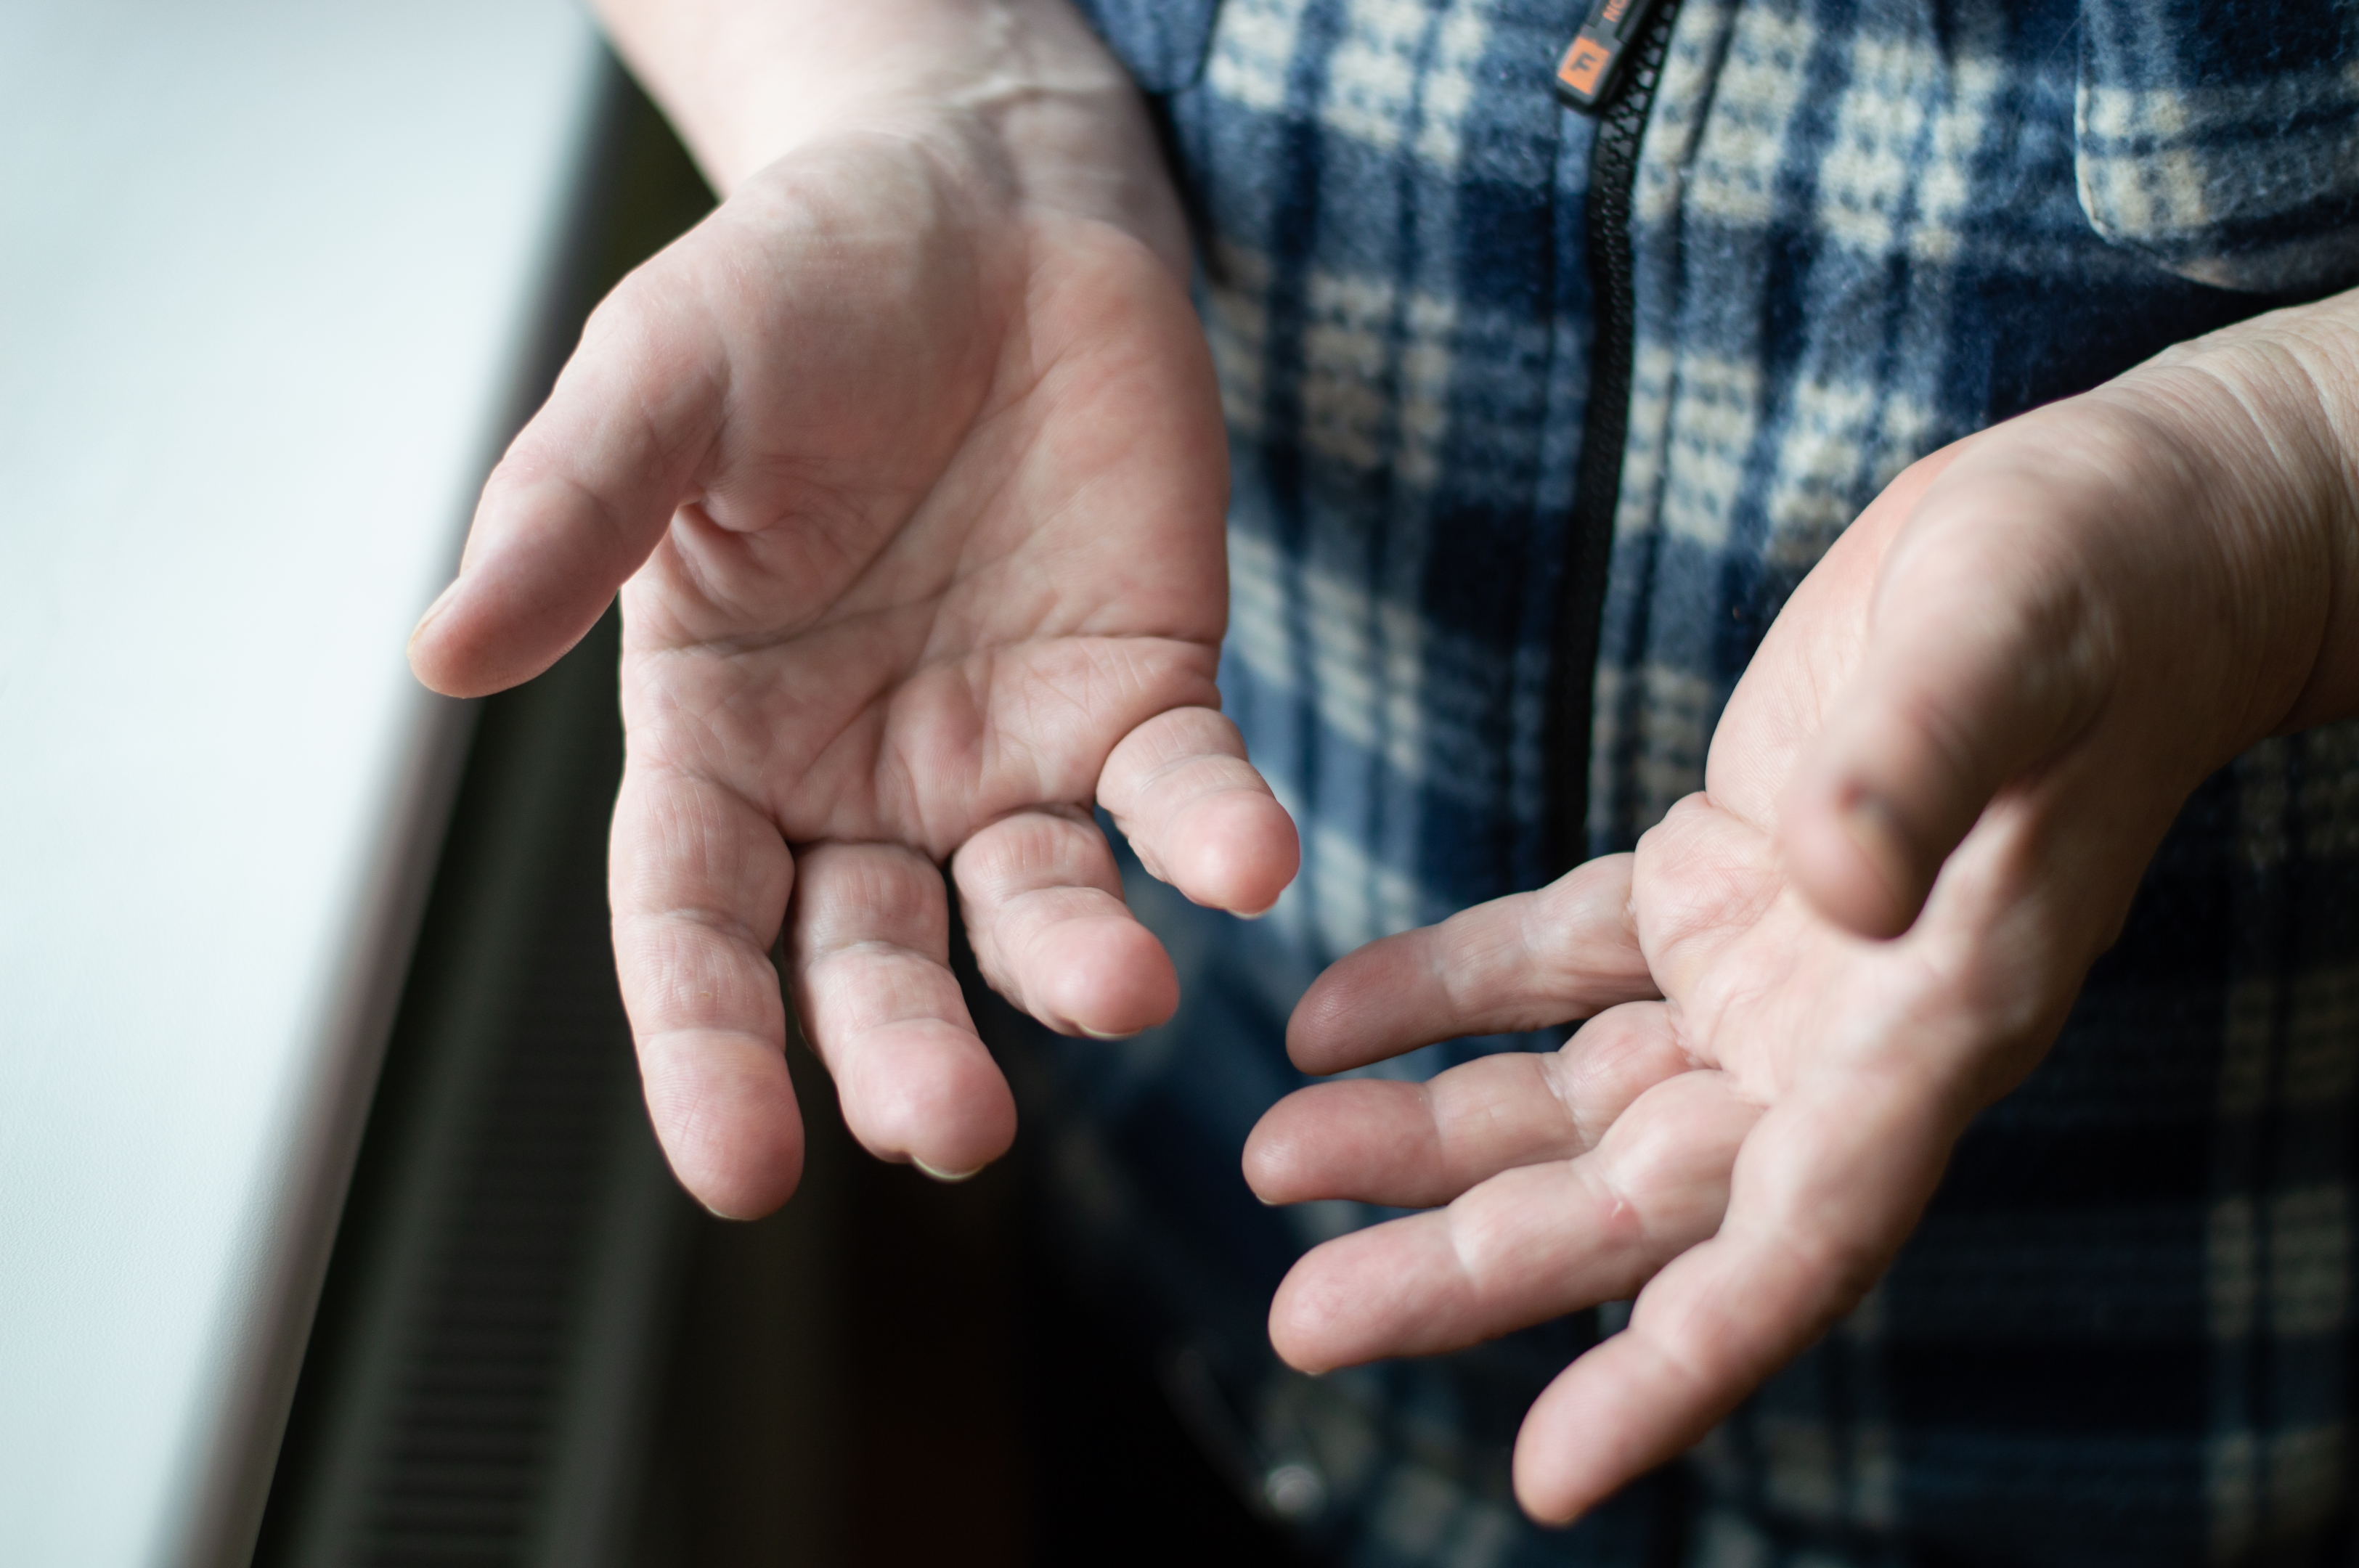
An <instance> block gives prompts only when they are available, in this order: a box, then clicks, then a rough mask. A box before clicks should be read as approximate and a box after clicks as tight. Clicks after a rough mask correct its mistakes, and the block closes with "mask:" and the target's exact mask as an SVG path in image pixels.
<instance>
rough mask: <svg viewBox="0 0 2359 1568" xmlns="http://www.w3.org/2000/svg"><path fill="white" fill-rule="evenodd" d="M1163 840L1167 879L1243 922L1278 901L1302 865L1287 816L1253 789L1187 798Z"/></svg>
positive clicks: (1298, 842)
mask: <svg viewBox="0 0 2359 1568" xmlns="http://www.w3.org/2000/svg"><path fill="white" fill-rule="evenodd" d="M1169 839H1170V842H1169V845H1168V846H1167V847H1166V848H1165V849H1164V851H1163V853H1162V855H1161V857H1160V858H1161V860H1162V861H1163V864H1164V865H1165V867H1166V868H1167V869H1168V870H1169V874H1170V878H1171V883H1172V885H1173V886H1174V887H1177V888H1178V889H1179V890H1180V892H1182V893H1184V894H1186V895H1187V897H1188V898H1189V899H1190V901H1191V902H1193V903H1199V904H1201V905H1203V906H1204V907H1206V908H1208V909H1224V910H1227V911H1229V912H1230V913H1231V914H1237V915H1241V916H1243V917H1245V918H1246V919H1249V920H1250V919H1256V918H1258V917H1260V916H1261V915H1264V914H1267V913H1268V912H1269V911H1270V910H1271V909H1272V908H1273V907H1274V906H1275V905H1276V904H1277V900H1278V895H1279V894H1281V893H1283V892H1286V890H1287V888H1288V886H1289V885H1290V884H1292V882H1293V881H1294V877H1295V873H1296V872H1297V871H1299V870H1300V869H1301V865H1302V839H1301V835H1300V834H1299V832H1297V831H1296V829H1295V826H1294V818H1293V817H1291V816H1288V815H1287V812H1286V808H1285V807H1284V806H1280V805H1278V804H1277V800H1276V799H1274V798H1273V797H1271V796H1270V795H1268V794H1266V792H1264V791H1262V790H1258V789H1242V788H1240V789H1230V790H1223V791H1222V792H1220V793H1218V794H1215V795H1206V796H1204V797H1203V798H1201V799H1200V800H1197V801H1195V802H1193V803H1191V804H1190V805H1189V806H1186V807H1185V808H1183V809H1182V810H1181V811H1180V813H1179V814H1178V815H1177V816H1175V817H1174V819H1173V821H1172V823H1171V827H1170V832H1169Z"/></svg>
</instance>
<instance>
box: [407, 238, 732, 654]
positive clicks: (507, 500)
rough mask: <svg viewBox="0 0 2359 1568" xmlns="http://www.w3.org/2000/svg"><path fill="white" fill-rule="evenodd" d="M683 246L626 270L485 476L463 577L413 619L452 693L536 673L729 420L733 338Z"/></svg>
mask: <svg viewBox="0 0 2359 1568" xmlns="http://www.w3.org/2000/svg"><path fill="white" fill-rule="evenodd" d="M678 271H679V268H678V267H677V265H675V264H674V262H673V260H672V258H671V257H670V256H666V257H658V259H657V260H656V261H654V262H651V263H649V264H648V265H647V266H646V267H643V268H641V269H640V270H639V271H638V272H637V273H635V274H633V275H632V276H630V277H628V278H626V279H625V280H624V282H623V284H622V286H621V287H618V288H616V289H615V291H614V294H613V295H611V296H610V297H608V298H607V299H606V301H605V302H604V303H603V304H602V305H601V306H599V308H598V309H597V310H596V311H595V312H594V313H593V314H592V316H591V318H590V321H589V323H588V325H587V326H586V327H585V328H584V329H583V330H582V342H581V345H580V346H579V347H578V348H576V349H575V350H574V352H573V356H572V358H571V359H570V360H568V361H567V362H566V365H565V369H564V371H563V372H562V373H560V375H559V376H558V378H557V385H556V387H555V388H554V389H553V390H552V391H551V392H550V393H549V401H548V402H547V403H546V404H545V405H543V406H542V407H541V409H540V411H539V412H538V414H536V415H534V416H533V417H532V420H531V422H530V423H529V424H527V426H526V427H524V429H523V431H522V432H520V433H519V434H518V435H517V437H516V439H515V441H513V442H512V443H510V445H509V447H508V449H507V453H506V456H504V457H502V458H501V460H500V462H499V466H498V467H497V468H495V469H494V470H492V475H491V478H490V479H489V480H487V481H485V482H484V493H483V497H482V499H481V500H480V501H479V502H478V503H476V507H475V516H474V521H473V524H472V525H471V526H470V527H469V529H468V533H467V547H466V552H465V554H464V556H463V557H462V560H461V562H460V568H459V576H458V579H457V580H455V581H453V582H452V583H451V585H450V586H449V587H448V588H446V589H443V590H442V594H441V596H440V598H438V599H437V600H435V601H434V603H433V604H432V605H431V606H430V607H429V609H428V610H427V612H426V614H425V617H424V618H423V619H422V620H420V621H419V624H418V629H417V630H416V631H415V632H413V633H411V634H410V643H409V660H410V666H411V667H412V668H413V669H414V670H416V671H417V674H418V678H419V679H420V680H422V681H424V682H425V683H426V684H427V685H428V686H429V687H433V688H434V689H435V690H437V691H440V692H443V693H446V694H448V695H450V696H452V697H479V696H482V695H484V693H487V692H494V691H499V690H502V689H504V688H506V687H511V686H515V685H516V684H517V683H519V682H521V681H525V680H528V679H530V678H531V677H532V676H537V675H538V674H539V673H540V672H541V671H543V670H545V669H547V668H548V667H549V665H552V664H554V663H556V661H557V659H558V657H559V656H560V654H563V653H564V652H565V651H566V650H567V649H568V648H571V646H573V644H574V643H578V642H580V641H581V640H582V635H583V634H584V633H587V632H588V631H589V630H590V628H591V626H592V624H594V623H595V622H596V621H597V619H598V617H599V615H600V614H601V613H603V611H604V610H605V607H606V605H607V603H608V601H609V600H612V599H613V598H614V590H615V589H617V588H619V587H621V586H622V583H623V580H624V579H625V578H627V577H629V576H630V575H631V574H632V573H633V572H635V571H636V570H637V569H638V568H639V566H640V564H641V563H642V562H644V561H645V560H646V559H647V556H648V555H649V553H650V552H652V551H653V550H654V549H655V547H656V545H657V544H658V542H659V541H660V540H661V539H662V537H663V535H664V531H665V530H666V529H667V528H668V527H669V526H670V524H671V517H672V513H673V510H674V508H675V507H677V506H678V505H679V502H680V501H681V499H682V498H683V497H684V496H685V495H686V494H687V493H688V492H689V489H690V484H691V482H692V480H693V476H694V474H695V472H696V470H697V469H698V467H699V466H700V465H701V463H702V462H703V460H704V457H705V454H706V452H707V450H708V449H709V448H710V446H711V444H712V440H713V438H715V436H716V434H717V433H718V430H719V427H720V421H721V414H722V408H723V386H724V383H725V374H726V357H727V356H726V353H725V351H723V347H722V345H721V343H720V341H718V338H717V335H716V334H715V332H714V331H713V329H712V321H711V320H710V319H709V317H708V316H707V315H706V314H705V313H704V312H702V311H701V309H699V308H697V307H696V306H695V303H694V300H693V297H692V293H691V291H690V290H689V289H688V288H687V287H686V286H685V285H684V284H682V283H679V282H676V281H675V276H674V275H675V274H676V273H677V272H678Z"/></svg>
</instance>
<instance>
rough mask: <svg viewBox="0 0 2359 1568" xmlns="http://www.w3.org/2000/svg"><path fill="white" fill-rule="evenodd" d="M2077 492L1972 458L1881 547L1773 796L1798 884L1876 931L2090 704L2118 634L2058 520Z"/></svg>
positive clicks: (2074, 729)
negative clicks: (1864, 619) (1853, 654)
mask: <svg viewBox="0 0 2359 1568" xmlns="http://www.w3.org/2000/svg"><path fill="white" fill-rule="evenodd" d="M2073 504H2074V503H2073V501H2072V500H2071V497H2070V495H2069V494H2061V495H2060V493H2058V492H2057V491H2056V489H2055V488H2054V487H2052V486H2049V485H2044V484H2040V483H2037V482H2035V481H2034V479H2033V477H2032V476H2029V475H2027V474H2023V473H2019V472H2015V471H2008V470H1992V469H1991V468H1990V467H1989V466H1988V465H1978V464H1975V463H1973V461H1971V460H1962V461H1960V462H1958V463H1955V464H1953V465H1951V467H1950V468H1949V469H1948V470H1946V471H1945V472H1944V473H1942V475H1941V477H1940V481H1938V482H1936V483H1935V484H1934V485H1933V486H1932V487H1931V488H1930V490H1928V491H1927V492H1926V494H1925V497H1924V499H1923V500H1922V501H1921V502H1920V503H1919V506H1918V508H1917V510H1916V513H1915V514H1914V515H1913V516H1912V517H1911V519H1910V521H1909V522H1908V524H1907V526H1906V527H1905V529H1904V530H1903V531H1902V533H1901V534H1900V535H1899V536H1898V537H1897V539H1896V540H1895V541H1894V543H1893V545H1892V546H1891V547H1890V548H1889V550H1888V551H1887V552H1886V556H1885V557H1884V561H1883V565H1882V567H1881V568H1880V569H1879V572H1878V577H1877V582H1876V589H1875V605H1874V615H1873V621H1872V623H1871V626H1870V628H1869V634H1868V640H1867V643H1866V645H1865V648H1864V652H1863V655H1862V659H1861V663H1860V665H1859V673H1858V674H1857V675H1856V676H1854V678H1853V681H1852V684H1851V686H1850V687H1849V689H1848V690H1846V691H1845V692H1844V693H1843V697H1841V698H1840V699H1839V701H1838V702H1837V703H1836V705H1835V707H1834V708H1833V709H1832V712H1831V713H1830V715H1829V717H1828V720H1827V724H1826V728H1825V729H1824V730H1823V731H1822V732H1821V735H1820V737H1819V740H1818V741H1817V742H1816V744H1815V745H1813V746H1812V747H1811V748H1810V751H1809V752H1807V753H1806V754H1805V756H1804V759H1803V761H1802V763H1801V765H1800V767H1799V768H1798V769H1797V771H1796V773H1795V777H1794V780H1793V782H1792V784H1790V785H1789V786H1788V790H1787V793H1786V795H1785V797H1784V799H1783V801H1782V802H1781V803H1780V806H1779V811H1778V841H1779V849H1780V851H1781V853H1782V854H1783V856H1784V858H1785V863H1786V866H1787V869H1788V873H1789V875H1790V876H1791V877H1792V879H1793V881H1794V883H1795V885H1796V886H1797V887H1798V888H1799V889H1800V891H1801V892H1802V893H1803V894H1804V896H1806V897H1807V898H1809V899H1810V902H1811V903H1813V904H1814V905H1816V906H1817V908H1818V909H1819V910H1820V912H1821V913H1822V914H1825V915H1826V916H1827V917H1828V918H1829V919H1831V920H1832V921H1834V922H1836V923H1837V924H1838V925H1843V926H1845V927H1847V928H1849V929H1851V930H1853V931H1856V932H1858V933H1859V934H1860V935H1865V936H1894V935H1898V934H1899V933H1901V932H1903V931H1905V930H1907V929H1908V926H1909V925H1911V924H1912V923H1913V922H1914V921H1915V920H1916V917H1917V914H1918V912H1919V910H1921V909H1922V908H1923V907H1924V903H1925V899H1926V896H1927V895H1928V893H1930V891H1931V889H1932V886H1933V881H1934V878H1935V877H1936V876H1937V875H1938V874H1939V873H1940V869H1941V865H1942V862H1943V861H1944V860H1947V859H1948V858H1949V854H1950V851H1951V850H1952V849H1956V848H1957V846H1958V842H1959V840H1961V839H1962V838H1964V837H1965V835H1966V833H1967V831H1968V829H1970V828H1972V827H1973V825H1974V822H1975V819H1976V818H1977V817H1979V816H1981V815H1982V811H1983V808H1984V806H1987V805H1989V804H1990V801H1991V798H1992V796H1993V795H1996V794H1997V793H1998V791H1999V789H2000V788H2001V787H2002V786H2003V785H2004V784H2006V782H2007V781H2008V780H2009V779H2011V778H2013V777H2015V776H2016V775H2017V774H2018V773H2022V772H2023V771H2024V770H2025V769H2027V768H2028V767H2030V766H2032V765H2033V764H2035V763H2037V762H2040V761H2042V760H2043V759H2045V758H2047V757H2049V755H2051V754H2053V753H2054V752H2056V751H2057V750H2058V749H2059V748H2060V747H2061V746H2062V745H2064V744H2065V743H2066V742H2067V741H2070V740H2071V738H2072V737H2073V736H2074V735H2076V734H2078V733H2079V732H2080V731H2081V730H2082V729H2083V728H2084V727H2085V726H2086V725H2087V724H2088V722H2089V721H2090V720H2091V719H2092V718H2093V716H2094V714H2095V712H2096V710H2097V707H2098V704H2099V701H2100V698H2101V697H2102V694H2103V692H2104V689H2105V687H2106V686H2107V684H2108V679H2107V676H2105V674H2104V670H2105V667H2106V665H2107V662H2108V659H2109V657H2110V650H2109V640H2108V638H2107V636H2106V635H2105V633H2104V628H2103V627H2102V626H2101V625H2099V624H2098V622H2097V620H2096V618H2095V616H2094V614H2093V609H2092V599H2091V584H2090V582H2089V580H2088V575H2087V573H2086V571H2085V569H2084V568H2082V566H2081V565H2079V564H2076V563H2075V562H2074V561H2073V560H2071V558H2070V557H2069V546H2066V545H2064V544H2062V543H2060V542H2059V541H2061V540H2063V539H2067V538H2069V537H2071V535H2072V533H2073V531H2072V530H2071V529H2068V528H2061V527H2055V526H2045V527H2042V528H2040V529H2037V530H2031V529H2026V528H2023V527H2018V526H2013V525H2010V524H2014V523H2015V522H2016V521H2017V520H2019V519H2024V518H2032V519H2039V520H2041V521H2043V523H2046V524H2054V523H2055V522H2056V520H2057V518H2058V515H2059V513H2060V511H2061V510H2068V509H2069V508H2070V507H2071V505H2073Z"/></svg>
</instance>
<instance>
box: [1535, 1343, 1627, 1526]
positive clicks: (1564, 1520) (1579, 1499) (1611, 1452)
mask: <svg viewBox="0 0 2359 1568" xmlns="http://www.w3.org/2000/svg"><path fill="white" fill-rule="evenodd" d="M1597 1354H1598V1352H1597V1351H1595V1350H1593V1351H1591V1352H1590V1353H1589V1354H1588V1355H1587V1356H1583V1357H1581V1358H1580V1359H1579V1360H1576V1361H1574V1362H1573V1364H1572V1365H1571V1366H1570V1367H1567V1368H1565V1369H1564V1370H1563V1371H1562V1372H1560V1373H1559V1374H1557V1378H1556V1380H1555V1381H1554V1382H1552V1383H1550V1384H1549V1386H1548V1387H1547V1388H1546V1389H1544V1390H1541V1391H1540V1397H1539V1398H1538V1400H1535V1401H1533V1404H1532V1408H1531V1410H1530V1411H1528V1412H1527V1413H1526V1415H1525V1416H1524V1423H1523V1426H1522V1428H1521V1429H1520V1430H1519V1431H1517V1433H1516V1446H1515V1452H1514V1454H1513V1457H1512V1458H1511V1459H1510V1461H1509V1467H1508V1474H1509V1476H1510V1479H1511V1481H1512V1483H1513V1485H1514V1487H1515V1493H1516V1503H1517V1506H1518V1507H1519V1508H1521V1509H1523V1510H1524V1512H1525V1514H1526V1515H1527V1516H1528V1517H1529V1518H1530V1519H1531V1520H1532V1522H1533V1523H1535V1524H1538V1525H1543V1526H1546V1527H1548V1528H1549V1529H1561V1528H1562V1527H1564V1526H1566V1525H1570V1524H1571V1523H1573V1522H1574V1521H1575V1520H1577V1519H1580V1518H1581V1516H1582V1515H1583V1514H1585V1513H1587V1512H1588V1511H1589V1510H1590V1509H1593V1508H1595V1507H1596V1506H1597V1505H1598V1504H1599V1503H1601V1502H1603V1501H1604V1500H1605V1499H1606V1498H1608V1497H1610V1496H1612V1495H1613V1494H1614V1492H1615V1491H1617V1490H1619V1489H1620V1488H1621V1487H1623V1486H1625V1485H1626V1484H1627V1483H1628V1482H1630V1481H1632V1480H1635V1479H1636V1478H1637V1477H1638V1476H1640V1475H1643V1474H1644V1473H1645V1472H1646V1471H1647V1470H1648V1469H1650V1468H1652V1465H1651V1464H1650V1463H1649V1462H1647V1459H1646V1458H1645V1457H1644V1456H1643V1455H1640V1454H1636V1453H1635V1452H1632V1451H1631V1450H1630V1448H1629V1444H1628V1434H1627V1433H1618V1434H1617V1433H1611V1432H1610V1431H1603V1430H1601V1425H1600V1422H1598V1420H1597V1419H1596V1418H1597V1417H1598V1415H1599V1413H1600V1412H1598V1411H1596V1410H1594V1409H1584V1405H1583V1401H1582V1400H1581V1398H1580V1397H1579V1393H1578V1390H1579V1388H1580V1385H1581V1384H1582V1382H1583V1381H1585V1380H1586V1379H1587V1376H1588V1374H1589V1373H1590V1372H1592V1371H1593V1370H1594V1368H1592V1367H1588V1366H1584V1363H1587V1362H1590V1361H1591V1360H1592V1358H1593V1357H1596V1356H1597Z"/></svg>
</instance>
